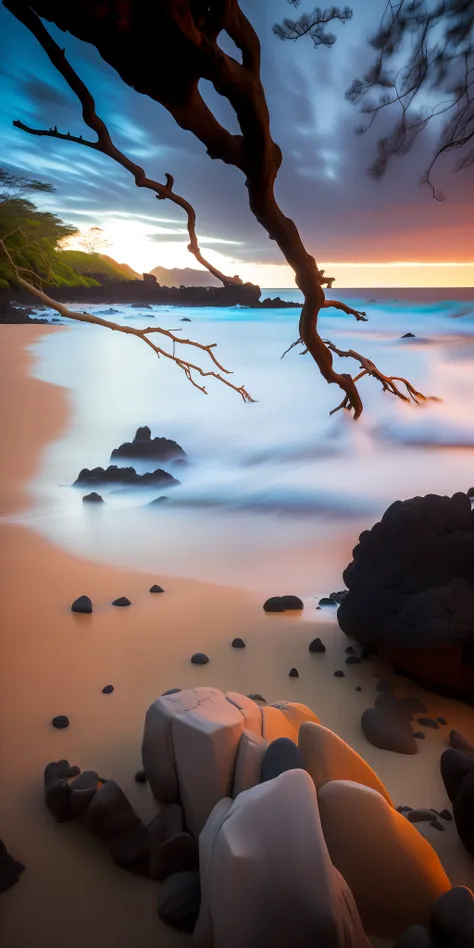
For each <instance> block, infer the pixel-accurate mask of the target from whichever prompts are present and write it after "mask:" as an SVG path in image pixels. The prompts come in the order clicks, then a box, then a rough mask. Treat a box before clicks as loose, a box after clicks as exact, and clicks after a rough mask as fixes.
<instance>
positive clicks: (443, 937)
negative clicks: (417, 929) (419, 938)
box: [430, 885, 474, 945]
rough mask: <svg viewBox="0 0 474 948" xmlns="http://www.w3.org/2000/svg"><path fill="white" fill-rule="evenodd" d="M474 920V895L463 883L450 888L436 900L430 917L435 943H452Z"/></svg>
mask: <svg viewBox="0 0 474 948" xmlns="http://www.w3.org/2000/svg"><path fill="white" fill-rule="evenodd" d="M470 922H474V896H473V894H472V892H471V890H470V889H467V888H465V887H464V886H462V885H458V886H455V887H454V888H452V889H448V891H447V892H445V893H444V894H443V895H441V896H440V898H439V899H437V900H436V902H435V904H434V906H433V909H432V911H431V917H430V930H431V934H432V935H433V938H434V940H435V943H436V944H437V945H438V944H440V945H452V944H453V943H454V942H455V940H456V938H457V937H458V935H460V934H461V932H462V931H463V929H464V928H465V927H466V926H467V925H469V923H470Z"/></svg>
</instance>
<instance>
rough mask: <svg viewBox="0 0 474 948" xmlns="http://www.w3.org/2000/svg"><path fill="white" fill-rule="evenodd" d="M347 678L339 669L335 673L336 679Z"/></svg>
mask: <svg viewBox="0 0 474 948" xmlns="http://www.w3.org/2000/svg"><path fill="white" fill-rule="evenodd" d="M345 677H346V676H345V674H344V672H343V671H341V669H340V668H338V669H337V671H335V672H334V678H345Z"/></svg>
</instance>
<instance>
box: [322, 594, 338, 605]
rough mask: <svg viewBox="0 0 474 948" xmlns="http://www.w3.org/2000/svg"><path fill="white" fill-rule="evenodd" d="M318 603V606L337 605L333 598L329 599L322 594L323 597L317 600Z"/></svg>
mask: <svg viewBox="0 0 474 948" xmlns="http://www.w3.org/2000/svg"><path fill="white" fill-rule="evenodd" d="M319 605H320V606H337V602H334V599H330V598H329V596H323V598H322V599H320V600H319Z"/></svg>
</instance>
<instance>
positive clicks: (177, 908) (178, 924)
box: [158, 872, 201, 932]
mask: <svg viewBox="0 0 474 948" xmlns="http://www.w3.org/2000/svg"><path fill="white" fill-rule="evenodd" d="M200 907H201V884H200V879H199V873H198V872H175V873H173V875H171V876H168V878H167V879H166V881H165V882H164V883H163V885H162V886H161V888H160V896H159V900H158V915H159V916H160V918H161V919H162V920H163V921H164V922H165V923H166V924H167V925H170V926H171V927H172V928H177V929H179V930H180V931H185V932H192V931H194V928H195V926H196V922H197V920H198V916H199V910H200Z"/></svg>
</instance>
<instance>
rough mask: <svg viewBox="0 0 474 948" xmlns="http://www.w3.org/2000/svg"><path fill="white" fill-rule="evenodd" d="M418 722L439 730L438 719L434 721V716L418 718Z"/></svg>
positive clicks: (423, 725)
mask: <svg viewBox="0 0 474 948" xmlns="http://www.w3.org/2000/svg"><path fill="white" fill-rule="evenodd" d="M418 724H421V726H422V727H431V728H433V730H434V731H438V730H439V724H438V722H437V721H433V718H418Z"/></svg>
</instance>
